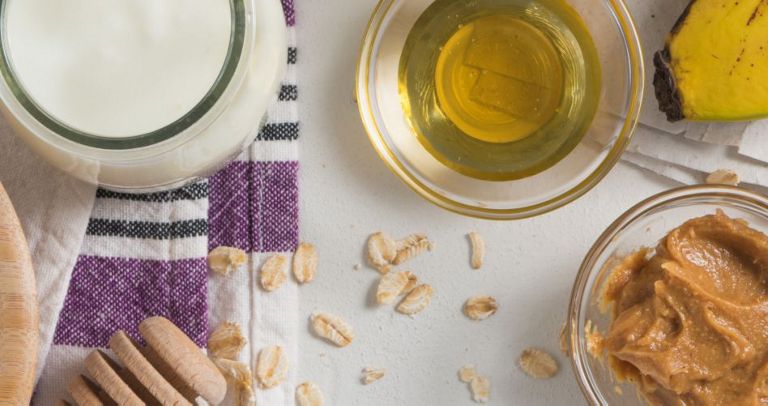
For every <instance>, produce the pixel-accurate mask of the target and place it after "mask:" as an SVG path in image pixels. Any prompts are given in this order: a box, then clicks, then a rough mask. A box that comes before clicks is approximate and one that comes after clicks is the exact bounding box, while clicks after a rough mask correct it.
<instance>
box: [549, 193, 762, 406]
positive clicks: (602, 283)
mask: <svg viewBox="0 0 768 406" xmlns="http://www.w3.org/2000/svg"><path fill="white" fill-rule="evenodd" d="M563 344H564V350H567V351H568V353H569V355H570V358H571V364H572V366H573V370H574V372H575V374H576V378H577V380H578V382H579V385H580V386H581V389H582V392H583V393H584V396H585V398H586V399H587V401H588V402H589V403H590V404H594V405H627V406H631V405H729V406H731V405H733V406H738V405H760V404H766V403H768V197H767V196H764V195H761V194H758V193H754V192H751V191H748V190H745V189H740V188H735V187H729V186H692V187H685V188H680V189H674V190H671V191H668V192H664V193H661V194H659V195H656V196H653V197H651V198H649V199H647V200H645V201H643V202H640V203H638V204H637V205H636V206H634V207H633V208H631V209H629V210H628V211H627V212H626V213H624V214H623V215H622V216H621V217H619V218H618V219H617V220H616V221H615V222H614V223H613V224H611V225H610V226H609V227H608V229H607V230H606V231H605V232H604V233H603V234H602V235H601V236H600V237H599V238H598V240H597V241H596V242H595V244H594V246H593V247H592V249H591V250H590V251H589V253H588V254H587V256H586V258H585V259H584V262H583V263H582V265H581V268H580V270H579V273H578V276H577V278H576V281H575V283H574V287H573V291H572V296H571V302H570V307H569V310H568V318H567V323H566V328H565V330H564V334H563Z"/></svg>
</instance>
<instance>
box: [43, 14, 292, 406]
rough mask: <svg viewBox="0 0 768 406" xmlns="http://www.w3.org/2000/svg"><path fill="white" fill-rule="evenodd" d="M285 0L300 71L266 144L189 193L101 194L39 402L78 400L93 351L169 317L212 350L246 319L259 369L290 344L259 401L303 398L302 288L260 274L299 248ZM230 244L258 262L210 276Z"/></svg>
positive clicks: (275, 110) (262, 135)
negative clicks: (285, 366)
mask: <svg viewBox="0 0 768 406" xmlns="http://www.w3.org/2000/svg"><path fill="white" fill-rule="evenodd" d="M282 3H283V9H284V11H285V17H286V22H287V24H288V27H289V49H288V61H287V63H288V72H287V76H286V78H285V81H284V84H283V86H282V90H281V91H280V94H279V95H278V96H276V100H275V101H274V103H273V104H272V106H271V107H270V109H269V111H268V120H267V124H266V125H265V126H264V127H263V128H262V129H261V131H260V132H259V134H258V137H257V140H256V142H255V143H254V144H253V145H252V146H251V147H250V148H249V149H248V150H247V151H245V152H244V153H243V154H242V155H241V156H240V157H239V158H238V159H237V160H236V161H235V162H233V163H231V164H229V165H228V166H227V167H225V168H224V169H223V170H221V171H220V172H219V173H217V174H216V175H214V176H212V177H211V178H209V179H206V180H202V181H199V182H197V183H193V184H190V185H187V186H186V187H183V188H181V189H178V190H171V191H165V192H159V193H152V194H143V195H136V194H124V193H116V192H111V191H107V190H101V189H100V190H98V191H97V195H96V202H95V205H94V208H93V212H92V215H91V219H90V221H89V222H88V227H87V231H86V232H85V239H84V241H83V245H82V249H81V253H80V256H79V258H78V259H77V263H76V265H75V266H74V271H73V273H72V278H71V282H70V283H69V288H68V291H67V293H66V299H65V301H64V304H63V307H62V309H61V312H60V316H59V318H58V324H57V325H56V328H55V335H54V338H53V346H52V347H51V350H50V352H49V353H48V356H47V358H45V368H44V370H43V373H42V377H41V379H40V381H39V383H38V387H37V392H36V395H35V399H34V403H35V404H40V405H49V404H53V402H54V401H56V400H57V399H69V396H68V395H67V394H66V385H67V382H68V381H69V380H70V379H72V377H74V376H75V375H76V374H78V373H83V360H84V358H85V357H86V356H87V354H88V353H90V352H91V351H92V350H93V349H97V348H98V349H103V350H105V349H106V347H107V345H108V340H109V337H110V336H111V335H112V333H113V332H114V331H116V330H118V329H122V330H125V331H127V332H128V333H129V334H130V335H131V336H133V337H134V338H136V339H139V336H138V333H137V326H138V324H139V322H141V321H142V320H143V319H145V318H146V317H149V316H153V315H162V316H165V317H167V318H169V319H170V320H172V321H173V322H174V323H176V324H177V325H178V326H179V327H180V328H181V329H182V330H183V331H184V332H186V333H187V334H188V335H189V336H190V337H191V338H192V339H193V340H194V341H195V343H197V344H198V345H199V346H200V347H205V345H206V341H207V337H208V334H209V332H210V331H211V330H212V329H213V328H215V327H216V326H218V325H219V323H221V322H223V321H232V322H236V323H238V324H239V325H240V326H241V327H242V329H243V333H244V335H245V336H246V338H247V339H248V342H249V345H247V346H246V347H245V348H244V350H243V351H242V352H241V355H240V358H241V359H240V360H241V361H243V362H246V363H248V364H249V365H251V366H253V365H254V362H255V360H256V357H257V356H258V352H259V350H261V349H262V348H263V347H266V346H268V345H280V346H282V347H283V348H284V350H285V353H286V354H287V356H288V357H289V362H290V363H291V365H292V368H291V374H290V376H289V377H288V379H287V381H286V382H285V383H284V384H283V385H282V386H280V387H279V388H275V389H273V390H270V391H257V392H256V399H255V400H256V403H257V404H260V405H293V402H294V396H293V390H294V388H295V384H296V379H295V371H296V368H295V366H296V364H297V361H298V358H297V349H296V343H297V334H298V331H297V328H298V321H297V319H296V317H297V315H296V314H297V312H298V294H297V288H296V286H295V284H290V283H286V284H284V285H283V286H282V288H281V289H280V290H279V291H277V292H274V293H270V294H269V295H267V294H266V293H264V292H263V291H261V290H260V289H259V287H258V283H257V278H256V277H257V276H258V272H257V269H258V268H259V267H260V265H261V263H262V262H263V261H264V260H265V259H266V257H268V256H269V255H271V254H272V253H276V252H279V253H286V254H287V253H289V252H290V251H293V250H294V248H295V247H296V245H297V244H298V204H299V203H298V167H299V165H298V161H297V159H298V145H297V138H298V128H299V125H298V113H297V106H296V103H297V97H298V91H297V88H296V72H295V67H296V57H297V54H296V47H295V43H296V39H295V32H294V23H295V19H294V8H293V0H282ZM38 197H39V196H38ZM78 235H81V234H78ZM218 246H231V247H238V248H241V249H244V250H246V251H247V252H249V253H250V254H251V261H250V263H249V265H248V269H244V270H240V271H239V272H237V273H235V274H234V275H231V276H227V277H222V276H218V275H213V274H209V271H208V268H207V264H206V256H207V254H208V251H209V250H210V249H213V248H215V247H218ZM54 322H55V319H54V320H51V323H54ZM52 325H53V324H51V326H52ZM107 353H109V352H108V351H107ZM228 404H229V403H228Z"/></svg>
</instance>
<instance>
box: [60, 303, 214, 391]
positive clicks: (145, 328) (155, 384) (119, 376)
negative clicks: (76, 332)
mask: <svg viewBox="0 0 768 406" xmlns="http://www.w3.org/2000/svg"><path fill="white" fill-rule="evenodd" d="M139 333H140V334H141V336H142V337H143V338H144V341H146V343H147V345H146V347H142V346H141V345H139V344H138V343H136V342H135V341H133V340H132V339H131V338H130V337H128V335H127V334H125V332H123V331H118V332H116V333H115V334H113V335H112V337H111V338H110V339H109V346H110V348H111V349H112V352H114V353H115V356H116V357H117V359H118V360H119V361H120V362H121V363H122V366H120V365H119V364H118V363H117V362H116V361H114V360H112V358H110V357H109V356H108V355H107V354H105V353H104V352H102V351H100V350H95V351H93V352H92V353H90V354H89V355H88V357H87V358H86V359H85V370H86V371H87V373H88V377H86V376H83V375H79V376H77V377H75V378H74V379H73V380H72V381H70V383H69V386H68V388H67V389H68V391H69V394H70V396H72V399H73V400H74V401H75V403H76V404H77V405H83V406H91V405H93V406H96V405H115V404H117V405H145V404H146V405H190V406H191V405H194V404H195V399H196V398H197V397H198V396H199V397H202V398H203V399H205V400H206V401H207V402H208V403H209V404H214V405H215V404H219V403H221V401H222V400H224V396H225V395H226V392H227V383H226V381H225V379H224V376H223V375H222V374H221V372H219V370H218V369H217V368H216V366H215V365H214V364H213V362H211V360H209V359H208V357H206V356H205V354H204V353H203V352H202V351H201V350H200V349H199V348H198V347H197V345H195V343H193V342H192V340H190V339H189V337H187V336H186V335H185V334H184V332H182V331H181V330H180V329H179V328H178V327H176V326H175V325H174V324H173V323H172V322H171V321H170V320H168V319H166V318H163V317H151V318H148V319H146V320H144V321H143V322H141V324H139ZM59 403H60V404H62V405H67V404H68V403H67V402H64V401H61V402H59Z"/></svg>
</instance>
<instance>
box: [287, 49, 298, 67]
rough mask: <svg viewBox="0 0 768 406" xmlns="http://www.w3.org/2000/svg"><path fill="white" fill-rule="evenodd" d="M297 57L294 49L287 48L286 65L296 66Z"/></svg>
mask: <svg viewBox="0 0 768 406" xmlns="http://www.w3.org/2000/svg"><path fill="white" fill-rule="evenodd" d="M297 57H298V51H297V50H296V47H288V65H296V61H297Z"/></svg>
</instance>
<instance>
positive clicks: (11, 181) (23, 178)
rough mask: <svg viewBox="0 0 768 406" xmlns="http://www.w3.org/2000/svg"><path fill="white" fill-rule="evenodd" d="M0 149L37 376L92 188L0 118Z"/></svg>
mask: <svg viewBox="0 0 768 406" xmlns="http://www.w3.org/2000/svg"><path fill="white" fill-rule="evenodd" d="M0 151H2V155H0V182H2V183H3V185H4V186H5V188H6V189H7V191H8V194H9V196H10V197H11V201H12V202H13V205H14V207H15V208H16V212H17V214H18V215H19V219H20V220H21V223H22V226H23V227H24V232H25V234H26V237H27V240H28V242H29V245H30V249H31V251H32V261H33V263H34V266H35V277H36V278H37V295H38V301H39V303H40V330H41V331H40V350H39V353H38V364H37V376H38V377H39V376H40V373H41V371H42V368H43V364H44V362H43V361H44V360H45V359H46V356H47V354H48V349H49V348H50V345H51V341H52V339H53V333H54V329H55V328H56V321H57V320H58V318H59V312H60V310H61V305H62V303H63V301H64V296H65V294H66V292H67V286H69V280H70V276H71V274H72V268H73V267H74V265H75V261H76V260H77V255H78V253H79V252H80V245H81V243H82V240H83V236H84V235H85V229H86V227H87V226H88V219H89V216H90V214H91V208H92V207H93V202H94V197H95V195H96V187H95V186H93V185H88V184H85V183H83V182H80V181H78V180H76V179H74V178H71V177H69V176H68V175H66V174H64V173H62V172H59V171H58V170H57V169H55V168H53V167H52V166H50V165H48V164H46V163H45V162H43V160H42V159H40V158H39V157H38V156H36V155H35V154H34V153H33V152H32V151H31V150H30V149H29V147H27V146H26V144H24V143H23V142H22V141H21V140H20V139H18V138H17V137H16V136H15V135H14V133H13V129H12V128H11V127H10V126H9V125H8V123H7V122H6V120H5V119H3V118H2V117H0Z"/></svg>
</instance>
